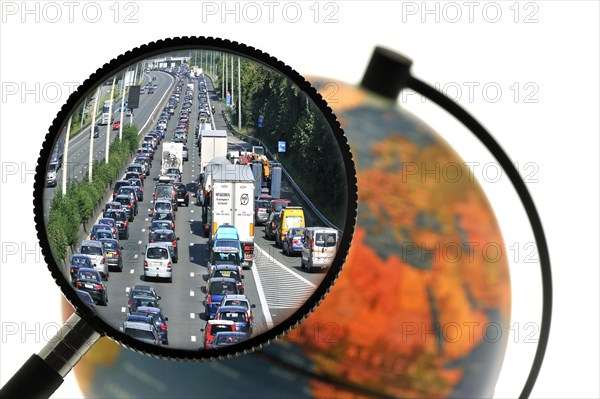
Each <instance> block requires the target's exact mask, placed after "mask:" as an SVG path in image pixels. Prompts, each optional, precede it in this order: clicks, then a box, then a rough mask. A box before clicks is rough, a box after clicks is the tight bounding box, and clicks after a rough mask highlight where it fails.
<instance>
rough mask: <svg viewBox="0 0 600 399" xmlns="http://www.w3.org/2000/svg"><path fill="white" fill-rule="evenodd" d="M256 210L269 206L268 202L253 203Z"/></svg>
mask: <svg viewBox="0 0 600 399" xmlns="http://www.w3.org/2000/svg"><path fill="white" fill-rule="evenodd" d="M255 205H256V208H257V209H258V208H263V209H265V208H267V207H268V206H269V201H264V200H258V201H256V202H255Z"/></svg>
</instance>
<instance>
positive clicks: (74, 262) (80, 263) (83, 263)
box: [69, 254, 94, 285]
mask: <svg viewBox="0 0 600 399" xmlns="http://www.w3.org/2000/svg"><path fill="white" fill-rule="evenodd" d="M69 263H70V264H69V270H70V272H71V283H72V284H73V285H75V283H76V281H77V272H78V271H79V269H80V268H82V267H87V268H90V269H93V268H94V265H93V264H92V259H91V258H90V257H89V256H87V255H83V254H75V255H73V257H72V258H71V262H69Z"/></svg>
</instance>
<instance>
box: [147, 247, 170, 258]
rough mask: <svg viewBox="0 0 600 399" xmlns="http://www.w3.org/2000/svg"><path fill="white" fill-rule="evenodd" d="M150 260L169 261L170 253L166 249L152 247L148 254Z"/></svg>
mask: <svg viewBox="0 0 600 399" xmlns="http://www.w3.org/2000/svg"><path fill="white" fill-rule="evenodd" d="M146 257H147V258H148V259H169V253H168V252H167V250H166V249H165V248H159V247H152V248H148V252H146Z"/></svg>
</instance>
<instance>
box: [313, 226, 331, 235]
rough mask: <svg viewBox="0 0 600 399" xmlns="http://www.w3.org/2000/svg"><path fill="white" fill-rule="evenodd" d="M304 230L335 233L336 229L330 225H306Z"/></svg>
mask: <svg viewBox="0 0 600 399" xmlns="http://www.w3.org/2000/svg"><path fill="white" fill-rule="evenodd" d="M306 230H308V231H314V232H317V233H336V234H337V232H338V231H337V230H336V229H332V228H331V227H315V226H313V227H306Z"/></svg>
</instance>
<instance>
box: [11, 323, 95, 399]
mask: <svg viewBox="0 0 600 399" xmlns="http://www.w3.org/2000/svg"><path fill="white" fill-rule="evenodd" d="M98 339H100V334H98V333H97V332H96V331H95V330H94V329H93V328H92V327H91V326H90V325H89V324H87V323H86V322H85V321H83V320H81V318H80V317H79V316H78V315H77V313H74V314H73V315H72V316H71V317H70V318H69V319H68V320H67V321H66V322H65V324H64V325H63V326H62V327H61V329H60V330H59V331H58V333H57V334H56V335H55V336H54V337H52V339H50V341H49V342H48V343H47V344H46V346H44V348H43V349H42V350H41V351H40V352H39V354H37V355H32V356H31V357H30V358H29V360H27V362H26V363H25V364H24V365H23V366H21V368H20V369H19V371H17V373H16V374H15V375H13V376H12V378H11V379H10V380H9V381H8V382H7V383H6V384H5V385H4V386H3V387H2V389H0V398H1V399H4V398H7V399H8V398H49V397H50V395H52V394H53V393H54V391H56V390H57V389H58V387H59V386H60V385H61V384H62V382H63V378H64V377H65V376H66V375H67V374H68V373H69V371H71V369H72V368H73V367H75V365H76V364H77V362H78V361H79V359H81V358H82V357H83V355H85V354H86V352H87V351H88V350H89V349H90V348H91V347H92V345H93V344H94V343H95V342H96V341H98Z"/></svg>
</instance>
